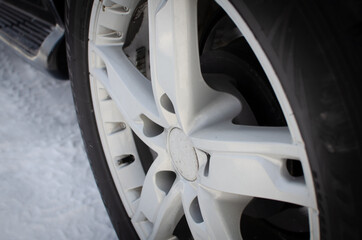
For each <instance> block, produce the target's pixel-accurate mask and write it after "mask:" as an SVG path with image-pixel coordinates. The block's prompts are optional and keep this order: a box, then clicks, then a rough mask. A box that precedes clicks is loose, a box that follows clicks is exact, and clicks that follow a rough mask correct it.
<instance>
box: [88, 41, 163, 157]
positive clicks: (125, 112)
mask: <svg viewBox="0 0 362 240" xmlns="http://www.w3.org/2000/svg"><path fill="white" fill-rule="evenodd" d="M89 47H90V49H91V52H92V53H93V56H92V57H93V58H95V59H96V60H95V59H93V61H94V62H95V63H94V65H93V66H92V67H90V73H91V74H92V76H93V77H94V78H95V79H96V80H98V81H100V82H101V83H102V86H103V87H104V88H105V89H106V91H107V92H108V94H109V95H110V96H111V98H112V99H111V100H112V101H114V103H115V105H114V104H113V105H112V104H108V103H110V102H111V101H107V100H104V101H102V102H101V103H100V104H101V105H104V106H105V107H104V108H103V109H105V108H106V107H108V108H112V107H113V108H112V109H108V110H107V111H108V112H112V111H113V112H117V111H120V112H121V114H122V116H123V117H124V119H125V121H126V122H127V124H128V125H130V127H131V128H132V130H133V131H134V132H135V133H136V134H137V135H138V136H139V137H140V138H141V139H142V140H143V141H144V142H145V143H147V144H148V145H150V146H151V147H153V148H154V150H155V151H157V150H158V149H164V148H165V139H166V137H165V133H163V134H162V132H163V128H165V127H167V124H166V123H165V122H164V121H163V120H162V118H160V117H159V114H158V110H157V107H156V105H155V101H154V98H153V93H152V86H151V83H150V82H149V81H148V80H147V79H146V78H145V77H144V76H143V75H142V74H141V73H140V72H139V71H138V70H137V69H136V68H135V67H134V66H133V65H132V63H130V62H129V60H128V59H127V57H126V55H125V54H124V52H123V51H122V50H121V48H118V47H114V46H98V45H94V44H91V43H90V44H89ZM114 106H117V109H114ZM109 121H112V119H109ZM158 135H163V136H160V137H159V138H157V137H156V136H158ZM151 138H152V139H151Z"/></svg>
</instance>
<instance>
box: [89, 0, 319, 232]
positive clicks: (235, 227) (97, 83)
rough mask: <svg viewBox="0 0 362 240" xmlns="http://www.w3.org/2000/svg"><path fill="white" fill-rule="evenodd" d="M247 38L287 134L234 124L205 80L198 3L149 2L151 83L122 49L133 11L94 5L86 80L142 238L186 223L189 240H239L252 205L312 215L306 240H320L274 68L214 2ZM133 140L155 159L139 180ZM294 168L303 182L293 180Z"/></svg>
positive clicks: (302, 153) (114, 4)
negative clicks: (273, 203)
mask: <svg viewBox="0 0 362 240" xmlns="http://www.w3.org/2000/svg"><path fill="white" fill-rule="evenodd" d="M217 3H218V4H219V5H220V6H221V7H222V8H223V9H224V10H225V12H226V13H227V14H228V15H229V17H230V18H231V19H232V20H233V21H234V23H235V25H236V26H237V27H238V28H239V30H240V32H241V33H242V34H243V36H244V37H245V38H246V40H247V42H248V43H249V45H250V47H251V48H252V49H253V51H254V53H255V55H256V56H257V58H258V59H259V61H260V64H261V65H262V67H263V69H264V71H265V73H266V75H267V76H268V79H269V81H270V83H271V85H272V88H273V90H274V92H275V94H276V96H277V99H278V101H279V103H280V105H281V108H282V111H283V114H284V116H285V119H286V121H287V124H288V127H260V126H242V125H234V124H232V122H231V120H232V119H233V117H235V115H236V114H238V113H239V112H240V111H242V109H243V108H242V106H241V103H240V102H239V100H237V99H236V98H235V97H233V96H232V95H229V94H227V93H223V92H218V91H215V90H213V89H212V88H210V87H209V86H208V85H207V84H206V83H205V81H204V80H203V78H202V75H201V70H200V63H199V55H198V53H199V51H198V42H197V41H198V40H197V25H196V22H197V11H196V10H197V1H195V0H183V1H175V0H168V1H165V0H149V1H148V21H149V26H148V27H149V42H150V63H151V79H152V81H149V80H148V79H147V78H146V77H145V76H144V75H143V74H142V73H140V71H139V70H138V69H137V68H136V67H135V66H134V64H132V63H131V62H130V61H129V59H128V57H127V55H126V54H125V53H124V51H123V49H122V46H123V44H124V42H125V39H126V34H127V28H128V25H129V22H130V21H131V17H132V16H134V15H137V13H134V11H135V9H136V7H137V2H136V1H129V0H103V1H94V4H93V9H92V14H91V19H90V28H89V44H88V48H89V71H90V84H91V91H92V100H93V105H94V113H95V116H96V120H97V125H98V130H99V134H100V138H101V142H102V145H103V149H104V153H105V156H106V159H107V162H108V165H109V168H110V171H111V174H112V177H113V180H114V183H115V185H116V187H117V190H118V192H119V195H120V198H121V200H122V202H123V204H124V206H125V209H126V211H127V214H128V215H129V217H130V219H131V220H132V223H133V225H134V227H135V229H136V232H137V233H138V235H139V236H140V238H141V239H170V238H172V237H173V235H172V234H173V230H174V228H175V227H176V225H177V223H178V222H179V220H180V218H181V217H182V216H183V215H185V217H186V219H187V223H188V225H189V228H190V230H191V233H192V235H193V236H194V238H195V239H241V234H240V225H239V222H240V216H241V214H242V211H243V209H244V208H245V207H246V205H247V204H248V203H249V202H250V200H251V199H252V198H253V197H259V198H266V199H273V200H277V201H282V202H289V203H293V204H297V205H301V206H305V207H306V208H308V213H309V225H310V226H309V228H310V233H311V234H310V238H311V239H319V221H318V210H317V203H316V196H315V191H314V185H313V180H312V176H311V170H310V166H309V162H308V159H307V154H306V150H305V147H304V143H303V139H302V137H301V135H300V132H299V129H298V126H297V123H296V120H295V118H294V115H293V112H292V110H291V107H290V105H289V102H288V99H287V97H286V95H285V93H284V90H283V88H282V86H281V84H280V81H279V79H278V77H277V75H276V74H275V72H274V70H273V68H272V65H271V64H270V62H269V60H268V58H267V57H266V55H265V53H264V52H263V50H262V48H261V46H260V45H259V43H258V41H257V40H256V39H255V37H254V35H253V34H252V32H251V30H250V29H249V27H248V26H247V24H246V23H245V21H244V20H243V19H242V18H241V16H240V15H239V14H238V13H237V11H236V10H235V9H234V7H233V6H232V5H231V4H230V3H229V2H228V1H227V0H217ZM132 131H133V132H134V133H135V134H136V135H137V136H138V137H139V138H140V139H141V140H142V141H143V142H144V143H145V144H146V145H147V146H148V147H150V148H151V149H152V150H153V151H154V152H155V153H156V154H157V157H156V159H155V160H154V162H153V163H152V165H151V167H150V169H149V170H148V172H147V174H145V173H144V170H143V167H142V164H141V161H140V158H139V155H138V152H137V149H136V146H135V143H134V136H133V134H132ZM286 159H296V160H299V161H300V162H301V164H302V167H303V172H304V178H302V179H301V178H296V177H292V176H290V174H289V173H288V171H287V169H286V167H285V165H286Z"/></svg>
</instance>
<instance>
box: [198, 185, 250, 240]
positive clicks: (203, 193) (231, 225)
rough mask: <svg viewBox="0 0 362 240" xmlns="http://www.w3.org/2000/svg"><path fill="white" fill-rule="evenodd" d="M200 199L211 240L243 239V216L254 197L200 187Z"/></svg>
mask: <svg viewBox="0 0 362 240" xmlns="http://www.w3.org/2000/svg"><path fill="white" fill-rule="evenodd" d="M198 199H199V204H200V209H201V213H202V215H203V217H204V222H205V227H206V231H207V232H208V234H209V236H211V239H215V240H217V239H241V232H240V218H241V214H242V212H243V210H244V208H245V207H246V206H247V205H248V203H249V202H250V200H251V199H252V197H249V196H242V195H235V194H228V193H225V192H220V191H214V190H211V189H207V188H205V187H200V188H199V190H198Z"/></svg>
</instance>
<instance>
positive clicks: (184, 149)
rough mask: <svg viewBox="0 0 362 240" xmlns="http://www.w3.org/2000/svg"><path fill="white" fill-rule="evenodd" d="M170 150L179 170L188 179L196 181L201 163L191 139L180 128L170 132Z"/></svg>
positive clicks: (174, 163)
mask: <svg viewBox="0 0 362 240" xmlns="http://www.w3.org/2000/svg"><path fill="white" fill-rule="evenodd" d="M168 151H169V153H170V157H171V159H172V162H173V165H174V167H175V168H176V170H177V172H178V173H179V174H180V175H181V176H182V177H183V178H185V179H186V180H188V181H195V180H196V178H197V171H198V169H199V163H198V160H197V155H196V151H195V149H194V147H193V145H192V142H191V141H190V139H189V138H188V137H187V136H186V134H185V133H184V132H183V131H182V130H181V129H179V128H173V129H171V130H170V132H169V134H168Z"/></svg>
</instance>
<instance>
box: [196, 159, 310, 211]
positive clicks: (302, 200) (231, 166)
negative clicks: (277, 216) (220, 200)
mask: <svg viewBox="0 0 362 240" xmlns="http://www.w3.org/2000/svg"><path fill="white" fill-rule="evenodd" d="M283 163H284V162H283V160H281V159H277V158H271V157H266V156H257V155H247V154H230V153H213V154H212V155H211V157H210V162H209V166H208V171H207V174H204V173H202V174H200V175H201V179H200V182H201V184H202V185H203V186H205V187H207V188H210V189H214V190H218V191H223V192H227V193H233V194H239V195H244V196H253V197H260V198H265V199H273V200H278V201H283V202H290V203H294V204H298V205H302V206H307V207H314V206H313V205H312V203H313V199H312V193H311V192H309V191H308V188H307V185H306V183H305V181H304V179H303V177H299V178H295V177H292V176H290V175H289V173H288V172H287V169H286V167H285V164H283Z"/></svg>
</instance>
